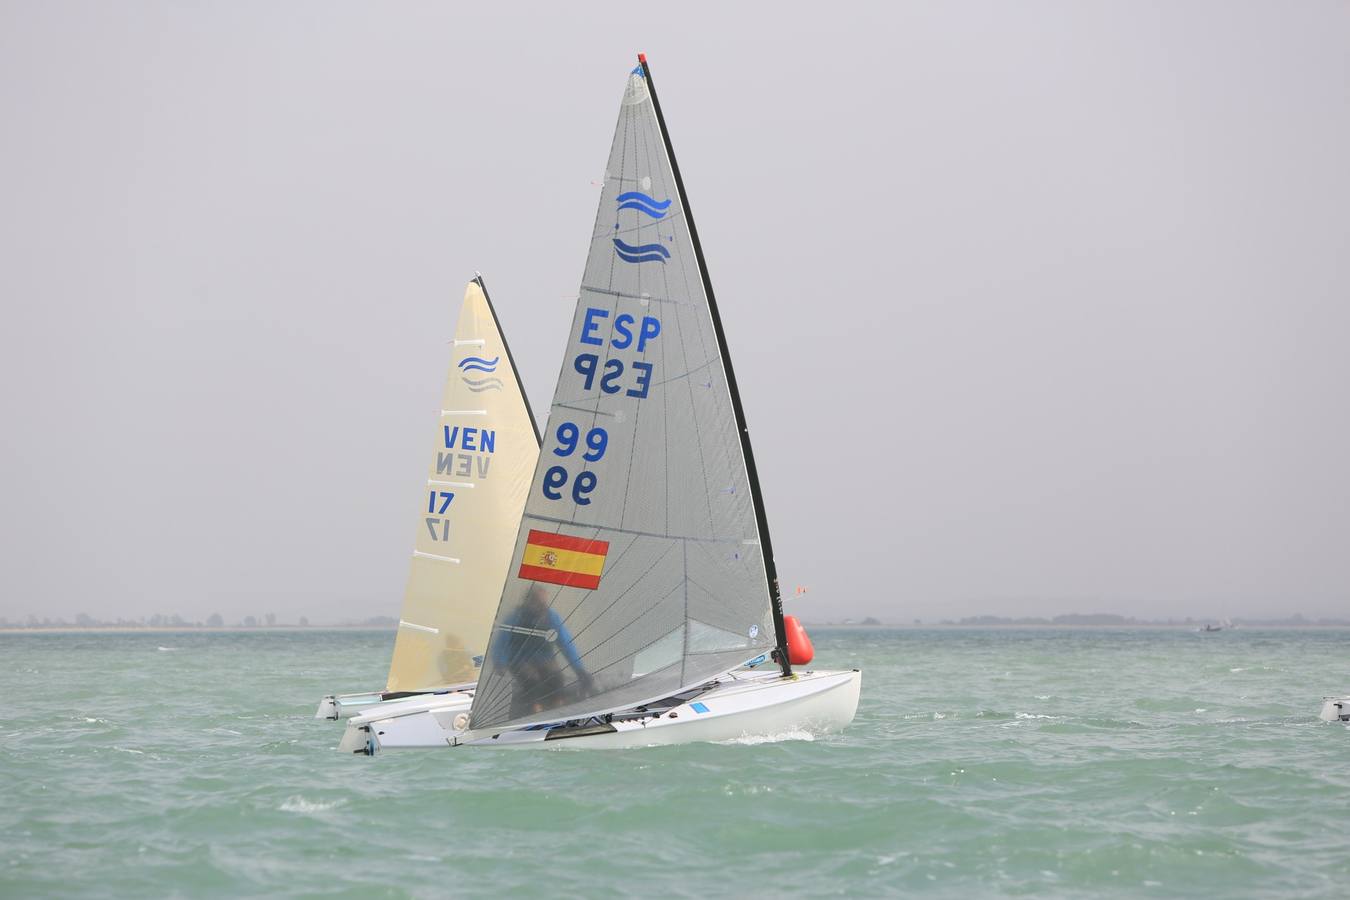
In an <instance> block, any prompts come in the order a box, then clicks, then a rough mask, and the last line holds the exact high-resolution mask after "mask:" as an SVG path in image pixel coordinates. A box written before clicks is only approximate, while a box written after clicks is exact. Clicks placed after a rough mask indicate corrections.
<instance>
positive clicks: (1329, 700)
mask: <svg viewBox="0 0 1350 900" xmlns="http://www.w3.org/2000/svg"><path fill="white" fill-rule="evenodd" d="M1317 717H1318V718H1319V719H1321V720H1322V721H1323V722H1347V723H1350V696H1346V697H1323V698H1322V711H1321V712H1320V713H1318V714H1317Z"/></svg>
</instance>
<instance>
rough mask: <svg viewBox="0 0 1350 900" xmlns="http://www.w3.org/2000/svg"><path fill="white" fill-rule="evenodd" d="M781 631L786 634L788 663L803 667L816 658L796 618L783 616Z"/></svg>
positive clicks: (803, 629)
mask: <svg viewBox="0 0 1350 900" xmlns="http://www.w3.org/2000/svg"><path fill="white" fill-rule="evenodd" d="M783 630H784V631H786V632H787V647H788V662H790V663H792V664H793V665H794V666H804V665H806V664H807V663H809V662H810V661H811V660H813V659H815V657H816V648H815V647H812V646H811V638H809V637H808V636H807V634H806V629H805V628H803V627H802V623H801V622H798V621H797V617H796V616H783Z"/></svg>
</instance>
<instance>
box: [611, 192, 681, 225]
mask: <svg viewBox="0 0 1350 900" xmlns="http://www.w3.org/2000/svg"><path fill="white" fill-rule="evenodd" d="M616 199H617V200H618V203H619V209H636V210H637V211H638V212H643V213H646V214H647V215H649V216H651V217H652V218H653V219H664V218H665V217H666V210H668V209H670V201H669V200H657V199H656V198H654V197H648V196H647V195H646V194H644V193H642V192H641V191H628V192H627V193H624V194H620V195H619V196H618V197H617V198H616Z"/></svg>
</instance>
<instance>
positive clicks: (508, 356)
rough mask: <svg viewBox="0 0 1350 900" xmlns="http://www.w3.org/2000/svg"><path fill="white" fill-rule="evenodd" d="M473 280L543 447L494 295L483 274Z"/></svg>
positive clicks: (536, 435) (535, 439)
mask: <svg viewBox="0 0 1350 900" xmlns="http://www.w3.org/2000/svg"><path fill="white" fill-rule="evenodd" d="M473 280H474V281H475V282H476V283H477V284H478V287H479V289H480V290H481V291H482V292H483V299H484V300H486V301H487V308H488V312H490V313H492V324H493V325H495V326H497V335H498V336H499V337H501V339H502V349H503V350H505V351H506V361H507V362H508V363H510V364H511V374H512V375H514V376H516V384H517V385H519V386H520V399H521V400H523V401H524V402H525V414H526V415H527V416H529V417H530V427H531V428H533V429H534V442H535V443H536V444H540V445H542V444H543V443H544V441H543V438H542V437H541V436H540V434H539V423H538V422H537V421H536V420H535V418H534V410H533V409H532V408H531V407H530V395H529V394H527V393H525V382H523V381H521V380H520V369H519V367H517V366H516V358H515V357H514V356H512V355H511V343H510V341H508V340H507V339H506V332H505V331H503V330H502V323H501V320H500V319H498V318H497V307H495V306H493V305H492V295H491V294H489V293H488V289H487V284H486V283H485V282H484V281H483V273H482V272H474V273H473Z"/></svg>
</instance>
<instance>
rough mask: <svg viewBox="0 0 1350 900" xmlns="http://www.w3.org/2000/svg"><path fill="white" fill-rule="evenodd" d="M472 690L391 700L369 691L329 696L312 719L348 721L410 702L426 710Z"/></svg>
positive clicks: (455, 689)
mask: <svg viewBox="0 0 1350 900" xmlns="http://www.w3.org/2000/svg"><path fill="white" fill-rule="evenodd" d="M473 688H474V685H472V684H467V685H456V686H454V687H446V688H438V689H436V690H434V691H427V692H424V693H419V694H414V695H412V696H406V697H398V698H395V699H391V700H386V699H384V693H383V692H381V691H369V692H367V693H364V694H329V695H328V696H327V697H324V698H323V699H322V700H320V701H319V708H318V710H316V711H315V713H314V718H316V719H329V720H331V721H338V720H339V719H350V718H351V717H353V716H359V715H364V714H366V713H369V712H371V711H373V710H375V709H380V710H387V709H401V708H403V707H402V706H396V705H395V704H405V703H408V702H410V701H411V702H417V701H420V702H423V703H426V704H428V706H427V708H430V706H435V705H437V703H438V702H453V701H454V695H456V694H458V693H460V692H461V691H468V692H469V693H470V696H472V693H473Z"/></svg>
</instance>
